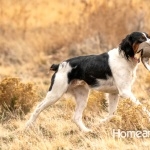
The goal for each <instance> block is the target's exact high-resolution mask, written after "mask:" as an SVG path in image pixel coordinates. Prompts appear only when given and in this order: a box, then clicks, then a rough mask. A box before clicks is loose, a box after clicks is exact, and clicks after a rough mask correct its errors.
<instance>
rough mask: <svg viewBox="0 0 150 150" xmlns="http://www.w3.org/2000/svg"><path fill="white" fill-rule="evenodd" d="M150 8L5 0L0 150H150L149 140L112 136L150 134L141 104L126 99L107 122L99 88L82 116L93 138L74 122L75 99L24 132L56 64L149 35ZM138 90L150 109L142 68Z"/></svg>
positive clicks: (142, 2)
mask: <svg viewBox="0 0 150 150" xmlns="http://www.w3.org/2000/svg"><path fill="white" fill-rule="evenodd" d="M149 7H150V4H149V2H148V1H147V0H132V1H130V0H126V1H119V0H117V1H116V0H109V1H103V0H101V1H99V0H84V1H81V0H77V1H74V0H70V1H69V0H68V1H61V0H51V1H48V0H43V1H42V2H41V1H40V0H33V1H31V2H27V1H26V0H21V1H19V0H15V1H12V0H8V1H6V0H0V107H1V110H0V111H1V113H0V122H1V124H0V149H2V150H6V149H10V150H13V149H18V150H19V149H40V150H41V149H42V150H46V149H54V150H71V149H78V150H80V149H81V150H83V149H87V150H88V149H89V150H91V149H93V150H96V149H106V150H107V149H112V150H113V149H134V150H135V149H149V148H150V145H149V142H150V140H149V138H148V139H146V138H145V139H137V138H135V139H115V138H113V137H112V129H113V128H114V129H116V128H120V129H123V130H144V129H147V130H150V125H149V122H148V119H149V118H148V117H147V115H146V114H145V113H143V112H142V109H141V107H136V106H134V105H133V104H132V103H131V102H130V101H129V100H123V99H122V100H120V102H119V106H118V110H117V112H116V117H114V118H113V119H112V120H111V121H110V122H108V123H107V124H103V125H101V124H100V123H99V122H100V119H101V118H103V117H104V116H105V115H107V102H106V97H105V96H104V95H103V94H102V93H99V92H97V91H92V92H91V95H90V98H89V103H88V106H87V108H86V110H85V112H84V117H83V120H84V122H85V124H86V125H87V126H88V127H90V128H91V129H92V130H93V133H88V134H85V133H82V132H81V131H79V129H78V128H77V127H76V125H75V124H74V123H73V122H72V121H71V118H72V113H73V110H74V107H75V104H74V102H73V101H72V98H71V97H68V96H66V97H65V98H62V100H61V101H59V102H58V103H57V104H56V105H53V106H52V107H50V108H48V109H47V110H45V111H44V112H43V113H41V115H40V117H39V118H38V120H37V122H36V123H37V124H36V126H35V127H34V128H33V130H29V131H26V132H24V131H23V130H18V129H20V128H22V127H24V124H25V122H26V120H27V119H28V118H29V115H30V112H31V111H32V109H33V108H34V107H35V105H36V103H37V102H38V101H39V99H40V100H42V98H43V97H44V96H45V93H46V91H47V89H48V87H49V82H50V76H51V73H50V74H47V72H48V70H49V66H50V64H51V63H56V62H60V61H62V60H64V59H66V58H68V57H73V56H77V55H85V54H91V53H96V54H97V53H101V52H103V51H107V50H109V49H111V48H113V47H117V46H118V44H119V43H120V42H121V39H122V38H124V36H126V35H127V34H128V33H130V32H132V31H146V32H147V33H150V27H149V24H150V20H149V17H150V12H149ZM66 8H67V9H66ZM8 76H9V77H8ZM133 91H134V93H135V95H136V97H137V98H138V99H139V100H140V101H141V103H142V104H143V105H144V106H145V107H147V108H148V109H149V110H150V102H149V101H150V74H149V72H147V71H146V70H145V69H144V68H143V66H142V65H140V68H139V69H138V73H137V80H136V82H135V84H134V87H133ZM20 114H21V116H20Z"/></svg>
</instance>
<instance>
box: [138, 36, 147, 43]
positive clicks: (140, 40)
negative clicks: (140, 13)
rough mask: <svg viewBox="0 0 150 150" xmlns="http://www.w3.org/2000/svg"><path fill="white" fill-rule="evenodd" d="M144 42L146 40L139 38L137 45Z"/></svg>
mask: <svg viewBox="0 0 150 150" xmlns="http://www.w3.org/2000/svg"><path fill="white" fill-rule="evenodd" d="M145 41H146V38H145V37H141V38H140V39H139V40H138V42H139V43H142V42H145Z"/></svg>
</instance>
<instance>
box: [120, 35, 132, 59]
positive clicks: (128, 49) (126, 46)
mask: <svg viewBox="0 0 150 150" xmlns="http://www.w3.org/2000/svg"><path fill="white" fill-rule="evenodd" d="M132 45H133V41H132V37H131V36H130V35H127V36H126V38H125V39H123V40H122V42H121V43H120V52H121V51H123V53H124V56H125V57H126V58H127V59H129V57H133V56H134V50H133V47H132Z"/></svg>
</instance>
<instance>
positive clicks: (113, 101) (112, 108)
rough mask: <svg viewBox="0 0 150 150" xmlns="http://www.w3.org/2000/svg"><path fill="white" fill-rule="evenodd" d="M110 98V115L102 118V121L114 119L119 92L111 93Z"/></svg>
mask: <svg viewBox="0 0 150 150" xmlns="http://www.w3.org/2000/svg"><path fill="white" fill-rule="evenodd" d="M108 99H109V105H108V111H109V115H108V116H107V117H106V118H104V119H101V121H100V122H101V123H104V122H107V121H109V120H110V119H112V118H113V116H114V113H115V111H116V109H117V105H118V100H119V96H118V94H109V95H108Z"/></svg>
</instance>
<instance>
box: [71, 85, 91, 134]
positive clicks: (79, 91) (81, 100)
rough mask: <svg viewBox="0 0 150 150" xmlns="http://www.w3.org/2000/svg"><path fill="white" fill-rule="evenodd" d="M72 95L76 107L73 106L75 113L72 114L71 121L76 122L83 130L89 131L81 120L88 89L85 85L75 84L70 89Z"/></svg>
mask: <svg viewBox="0 0 150 150" xmlns="http://www.w3.org/2000/svg"><path fill="white" fill-rule="evenodd" d="M72 93H73V95H74V96H75V101H76V108H75V114H74V116H73V121H74V122H75V123H76V125H77V126H78V127H79V128H80V129H81V130H82V131H84V132H89V131H91V130H90V129H88V128H87V127H86V126H85V125H84V123H83V121H82V114H83V111H84V109H85V107H86V106H87V100H88V95H89V89H88V87H86V86H82V85H81V86H77V87H76V88H74V89H73V90H72Z"/></svg>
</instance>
